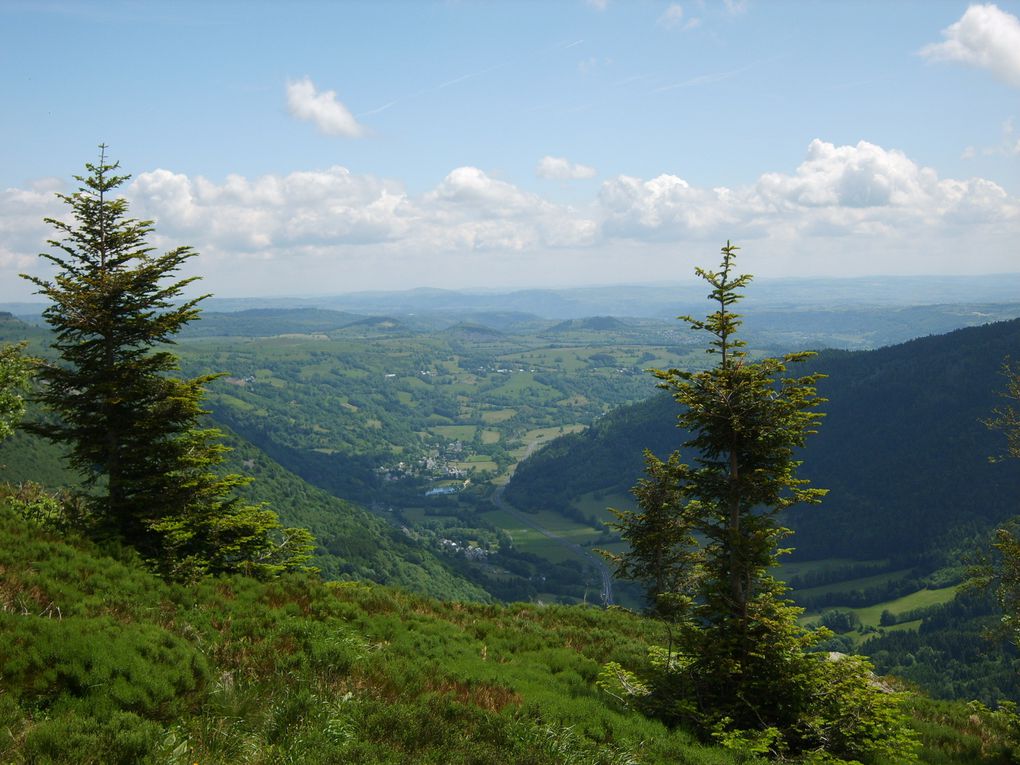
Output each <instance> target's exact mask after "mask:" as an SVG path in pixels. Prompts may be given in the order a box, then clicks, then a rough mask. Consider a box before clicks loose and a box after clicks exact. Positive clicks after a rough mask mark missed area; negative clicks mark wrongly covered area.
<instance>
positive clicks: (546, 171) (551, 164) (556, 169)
mask: <svg viewBox="0 0 1020 765" xmlns="http://www.w3.org/2000/svg"><path fill="white" fill-rule="evenodd" d="M535 175H537V176H538V177H539V178H547V179H549V180H554V181H574V180H582V179H584V178H594V177H595V168H594V167H589V166H588V165H579V164H575V163H573V162H571V161H570V160H567V159H564V158H563V157H542V159H540V160H539V162H538V166H537V167H536V168H535Z"/></svg>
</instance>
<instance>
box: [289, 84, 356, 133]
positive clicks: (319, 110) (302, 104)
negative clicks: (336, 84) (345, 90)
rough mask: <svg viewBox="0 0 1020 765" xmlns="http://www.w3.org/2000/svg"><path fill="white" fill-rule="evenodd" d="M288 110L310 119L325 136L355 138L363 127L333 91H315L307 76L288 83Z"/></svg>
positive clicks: (303, 118)
mask: <svg viewBox="0 0 1020 765" xmlns="http://www.w3.org/2000/svg"><path fill="white" fill-rule="evenodd" d="M287 109H288V110H289V111H290V113H291V114H292V115H293V116H294V117H297V118H298V119H299V120H302V121H305V122H312V123H314V124H315V126H316V127H317V128H319V130H320V131H322V132H323V133H325V134H326V135H341V136H345V137H347V138H358V137H360V136H362V135H364V134H365V129H364V127H362V126H361V125H360V124H358V121H357V120H356V119H354V115H353V114H351V112H350V110H349V109H348V108H347V107H346V106H344V105H343V103H341V102H340V101H339V100H337V97H336V93H335V92H334V91H332V90H326V91H323V92H321V93H320V92H318V91H317V90H316V89H315V83H313V82H312V81H311V79H309V78H308V77H305V78H304V79H302V80H298V81H297V82H290V83H287Z"/></svg>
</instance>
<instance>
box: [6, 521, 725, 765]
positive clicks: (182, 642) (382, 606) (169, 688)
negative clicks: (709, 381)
mask: <svg viewBox="0 0 1020 765" xmlns="http://www.w3.org/2000/svg"><path fill="white" fill-rule="evenodd" d="M117 558H118V559H113V558H110V557H108V556H106V555H104V554H103V553H101V552H100V551H99V550H97V549H95V548H94V547H93V546H91V545H89V544H84V543H79V544H77V545H74V546H72V545H69V544H66V543H64V542H63V541H61V540H58V539H56V538H53V537H51V536H49V535H47V534H44V533H41V532H39V531H38V530H36V529H34V528H33V527H31V526H28V525H27V524H25V523H24V522H22V521H19V520H17V519H15V518H14V517H13V516H12V515H11V513H10V512H9V511H8V510H6V509H4V508H0V570H2V571H3V572H4V576H3V578H2V579H0V604H2V606H3V608H2V610H0V687H3V689H4V693H3V694H0V760H2V761H4V762H33V761H55V762H76V763H86V762H97V763H98V762H103V763H107V762H182V763H183V762H188V763H190V762H202V763H204V764H205V763H217V762H230V763H236V762H250V763H269V762H283V761H300V762H303V763H314V762H361V763H376V762H378V763H411V762H422V763H425V762H430V763H440V762H442V763H469V762H470V763H510V762H519V763H549V764H550V765H552V764H553V763H560V762H579V763H582V762H583V763H589V762H590V763H623V762H628V761H630V760H629V759H628V757H630V756H640V761H642V762H648V763H654V762H663V763H665V762H678V761H679V762H690V763H718V764H720V765H721V764H722V763H729V762H732V761H733V760H732V758H730V757H729V756H728V755H726V754H725V753H723V752H720V751H717V750H714V749H706V748H704V747H702V746H701V745H699V744H697V743H695V742H693V741H692V740H691V739H690V738H689V737H688V736H687V735H686V734H684V733H683V732H682V731H677V732H668V731H666V730H665V729H663V728H662V726H661V725H658V724H656V723H653V722H650V721H648V720H646V719H644V718H642V717H640V716H638V715H635V714H632V713H629V712H626V711H625V710H622V709H618V708H615V707H614V705H613V704H612V703H611V699H609V698H608V697H606V696H604V695H602V694H600V692H599V691H597V690H596V688H595V687H594V680H595V677H596V674H597V672H598V670H599V667H600V665H601V664H602V663H603V662H605V661H608V660H614V659H615V660H619V661H623V662H625V663H627V664H628V665H633V664H635V663H640V662H641V661H643V656H644V654H645V648H646V642H647V641H648V640H649V639H650V638H652V637H653V636H654V633H653V631H651V630H650V629H649V627H648V625H647V624H646V623H644V622H643V621H642V620H640V619H638V618H636V617H634V616H631V615H629V614H626V613H623V612H604V611H597V610H595V609H579V608H573V609H570V608H538V607H534V606H526V605H519V604H518V605H514V606H509V607H495V606H483V605H467V604H463V603H440V602H437V601H433V600H428V599H424V598H421V597H418V596H414V595H409V594H405V593H401V592H399V591H397V590H392V589H386V588H382V587H379V586H375V585H365V584H357V583H323V582H319V581H316V580H312V579H308V578H290V579H284V580H280V581H276V582H272V583H268V584H261V583H258V582H255V581H253V580H250V579H246V578H242V577H235V578H230V579H215V580H207V581H204V582H202V583H200V584H199V585H197V586H194V587H182V586H168V585H166V584H164V583H163V582H161V581H159V580H158V579H156V578H154V577H152V576H151V575H149V574H147V573H145V572H144V571H142V570H141V569H140V568H139V567H138V566H137V564H135V563H133V562H132V560H131V556H130V555H129V554H126V553H124V552H123V551H121V553H120V554H119V555H118V556H117Z"/></svg>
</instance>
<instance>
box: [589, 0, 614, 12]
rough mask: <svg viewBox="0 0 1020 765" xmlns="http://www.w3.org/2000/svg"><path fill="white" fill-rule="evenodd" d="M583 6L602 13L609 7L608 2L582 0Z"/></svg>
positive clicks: (603, 0) (605, 0)
mask: <svg viewBox="0 0 1020 765" xmlns="http://www.w3.org/2000/svg"><path fill="white" fill-rule="evenodd" d="M584 4H585V5H587V6H588V7H589V8H594V9H595V10H596V11H604V10H605V9H606V8H607V7H608V6H609V0H584Z"/></svg>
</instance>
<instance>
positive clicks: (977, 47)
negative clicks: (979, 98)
mask: <svg viewBox="0 0 1020 765" xmlns="http://www.w3.org/2000/svg"><path fill="white" fill-rule="evenodd" d="M942 36H943V37H945V38H946V39H945V41H944V42H940V43H931V44H930V45H926V46H924V47H923V48H922V49H921V51H920V53H921V55H922V56H924V57H925V58H927V59H929V60H932V61H956V62H959V63H962V64H968V65H970V66H976V67H979V68H981V69H988V70H990V71H991V72H992V73H993V74H994V75H995V76H996V77H998V78H999V79H1000V80H1002V81H1003V82H1005V83H1006V84H1007V85H1010V86H1012V87H1014V88H1020V19H1017V17H1016V16H1013V15H1012V14H1010V13H1006V12H1005V11H1003V10H1001V9H1000V8H999V7H998V6H995V5H972V6H970V7H969V8H967V10H966V12H965V13H964V14H963V16H962V17H961V18H960V20H959V21H957V22H956V23H954V24H952V25H950V26H949V27H947V28H946V29H944V30H942Z"/></svg>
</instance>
